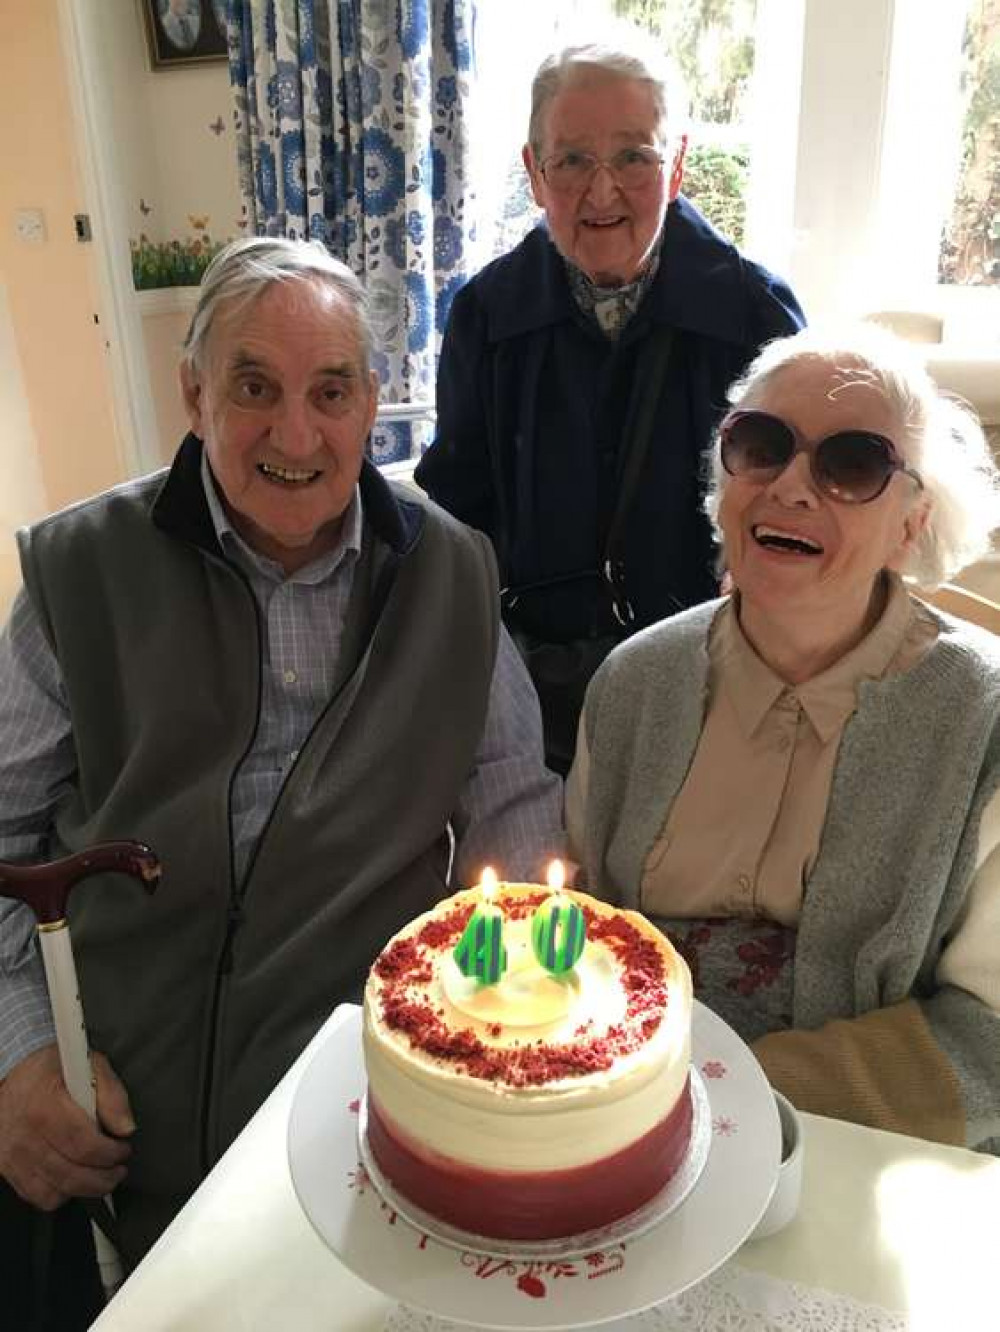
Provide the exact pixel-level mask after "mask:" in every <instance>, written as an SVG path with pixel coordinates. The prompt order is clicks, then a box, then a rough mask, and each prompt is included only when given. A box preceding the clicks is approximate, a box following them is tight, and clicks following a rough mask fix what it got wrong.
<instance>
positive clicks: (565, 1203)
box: [368, 1079, 692, 1240]
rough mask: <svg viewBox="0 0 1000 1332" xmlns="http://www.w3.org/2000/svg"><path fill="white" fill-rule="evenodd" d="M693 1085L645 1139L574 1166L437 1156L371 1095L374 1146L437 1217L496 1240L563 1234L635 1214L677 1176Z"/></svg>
mask: <svg viewBox="0 0 1000 1332" xmlns="http://www.w3.org/2000/svg"><path fill="white" fill-rule="evenodd" d="M689 1082H690V1079H689V1080H688V1082H685V1084H684V1090H683V1092H682V1093H681V1096H680V1099H679V1100H678V1102H677V1104H676V1105H675V1106H674V1108H673V1110H672V1111H671V1112H670V1114H669V1115H668V1116H667V1117H666V1119H664V1120H663V1121H662V1122H661V1123H660V1124H658V1125H657V1126H656V1127H655V1128H653V1129H651V1130H650V1131H649V1133H647V1134H646V1135H645V1136H644V1137H642V1138H640V1139H639V1140H638V1141H637V1142H634V1143H632V1145H631V1146H630V1147H626V1148H625V1149H624V1150H622V1151H620V1152H616V1153H615V1154H614V1155H613V1156H606V1157H604V1158H603V1159H602V1160H600V1161H594V1162H592V1163H591V1164H590V1165H586V1166H578V1167H576V1168H574V1169H572V1170H549V1171H540V1172H535V1173H531V1174H523V1173H520V1172H518V1173H513V1172H510V1171H506V1172H499V1171H490V1170H477V1169H475V1168H473V1167H471V1166H467V1165H464V1164H461V1163H459V1162H458V1161H454V1160H451V1159H450V1158H448V1157H444V1156H437V1155H435V1156H433V1157H431V1156H429V1155H428V1154H427V1153H426V1152H424V1151H422V1150H421V1149H420V1148H418V1147H417V1146H416V1145H415V1144H414V1143H413V1142H412V1141H410V1140H409V1139H408V1138H407V1135H406V1133H405V1131H403V1130H402V1129H400V1128H399V1126H398V1125H396V1124H394V1123H393V1122H392V1121H391V1120H389V1119H388V1118H387V1117H386V1116H385V1115H383V1114H382V1113H381V1112H380V1109H379V1106H378V1105H377V1104H376V1103H374V1102H373V1100H372V1097H371V1094H370V1093H369V1097H368V1143H369V1146H370V1148H371V1152H372V1156H373V1157H374V1158H375V1161H376V1163H377V1164H378V1167H379V1169H380V1170H381V1171H382V1173H383V1174H384V1175H385V1177H386V1179H387V1180H388V1181H389V1183H390V1184H391V1185H392V1186H393V1187H394V1188H395V1189H396V1190H397V1191H398V1192H399V1193H400V1194H401V1195H402V1196H403V1197H405V1198H408V1199H409V1200H410V1201H411V1202H413V1203H414V1204H415V1205H416V1206H417V1207H419V1208H421V1209H422V1210H423V1211H425V1212H428V1213H429V1214H430V1215H431V1216H436V1217H439V1218H440V1219H441V1220H442V1221H446V1222H448V1224H449V1225H452V1226H457V1227H458V1228H459V1229H460V1230H467V1231H469V1232H470V1233H472V1234H475V1235H486V1236H489V1237H491V1238H493V1239H512V1240H543V1239H558V1238H560V1237H561V1236H564V1235H577V1234H581V1233H583V1232H584V1231H587V1230H595V1229H597V1228H598V1227H600V1226H606V1225H608V1224H609V1223H610V1222H612V1221H617V1220H618V1219H619V1218H620V1217H623V1216H627V1215H628V1213H629V1212H634V1211H635V1210H636V1208H638V1207H641V1206H642V1205H643V1204H644V1203H647V1202H649V1200H650V1199H651V1198H653V1197H655V1195H656V1194H657V1193H659V1191H660V1190H661V1189H662V1188H663V1187H664V1185H665V1184H666V1183H667V1182H668V1180H670V1178H671V1177H672V1176H673V1175H674V1174H675V1173H676V1171H677V1168H678V1167H679V1166H680V1164H681V1162H682V1161H683V1160H684V1156H685V1154H686V1152H687V1148H688V1142H689V1140H690V1137H691V1116H692V1111H691V1090H690V1085H689Z"/></svg>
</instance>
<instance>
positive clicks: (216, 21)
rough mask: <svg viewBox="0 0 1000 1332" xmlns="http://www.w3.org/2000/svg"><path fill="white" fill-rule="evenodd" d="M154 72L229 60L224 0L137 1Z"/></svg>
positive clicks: (150, 63)
mask: <svg viewBox="0 0 1000 1332" xmlns="http://www.w3.org/2000/svg"><path fill="white" fill-rule="evenodd" d="M139 5H140V7H141V9H142V16H143V21H144V24H145V28H146V37H147V40H148V44H149V65H150V68H151V69H153V70H160V69H175V68H176V67H178V66H182V65H201V64H205V63H206V62H207V61H212V60H226V59H228V50H227V43H226V0H139Z"/></svg>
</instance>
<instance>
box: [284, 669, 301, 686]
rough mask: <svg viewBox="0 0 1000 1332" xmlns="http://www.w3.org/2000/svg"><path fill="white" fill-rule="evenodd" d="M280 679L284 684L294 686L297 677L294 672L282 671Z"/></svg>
mask: <svg viewBox="0 0 1000 1332" xmlns="http://www.w3.org/2000/svg"><path fill="white" fill-rule="evenodd" d="M281 678H282V679H283V680H284V682H285V684H294V683H295V681H296V680H297V679H298V678H299V677H298V676H297V675H296V674H295V672H294V671H284V672H283V673H282V676H281Z"/></svg>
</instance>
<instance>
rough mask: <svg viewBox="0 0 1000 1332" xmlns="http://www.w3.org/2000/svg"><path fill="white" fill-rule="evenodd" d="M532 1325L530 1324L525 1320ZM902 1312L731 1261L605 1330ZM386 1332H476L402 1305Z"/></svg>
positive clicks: (806, 1321)
mask: <svg viewBox="0 0 1000 1332" xmlns="http://www.w3.org/2000/svg"><path fill="white" fill-rule="evenodd" d="M525 1326H526V1327H530V1323H527V1322H526V1324H525ZM906 1326H907V1320H906V1318H905V1316H904V1315H902V1314H895V1313H890V1312H889V1311H888V1310H886V1309H880V1308H879V1307H878V1306H877V1305H874V1304H862V1303H861V1302H860V1301H858V1300H852V1299H850V1298H848V1297H847V1296H844V1295H834V1294H832V1293H831V1292H830V1291H826V1290H817V1289H815V1288H813V1287H811V1286H800V1285H797V1284H795V1283H793V1282H788V1281H777V1280H775V1279H774V1278H773V1277H767V1276H762V1275H761V1274H760V1273H758V1272H748V1271H745V1270H744V1269H743V1268H740V1267H738V1266H737V1265H736V1264H735V1263H727V1264H725V1265H724V1266H723V1267H721V1268H720V1269H719V1270H718V1271H717V1272H715V1273H713V1274H712V1275H711V1276H709V1277H706V1278H705V1280H704V1281H700V1282H699V1283H698V1284H697V1285H696V1286H692V1287H691V1289H690V1290H686V1291H684V1293H683V1294H681V1295H678V1296H676V1297H675V1298H674V1299H672V1300H668V1301H667V1302H666V1303H665V1304H660V1305H657V1307H656V1308H655V1309H647V1310H646V1311H645V1312H644V1313H640V1314H633V1315H632V1316H631V1317H629V1318H621V1319H616V1320H615V1322H613V1323H602V1324H601V1325H600V1329H599V1332H717V1329H719V1328H725V1329H726V1332H906ZM385 1332H475V1329H470V1326H469V1324H467V1323H454V1322H448V1321H446V1320H443V1319H440V1318H435V1317H434V1315H433V1314H426V1313H420V1312H418V1311H417V1310H416V1309H409V1308H407V1307H406V1306H404V1305H398V1306H397V1307H396V1309H394V1310H393V1312H392V1313H391V1314H390V1315H389V1317H388V1318H387V1320H386V1323H385Z"/></svg>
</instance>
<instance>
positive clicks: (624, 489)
mask: <svg viewBox="0 0 1000 1332" xmlns="http://www.w3.org/2000/svg"><path fill="white" fill-rule="evenodd" d="M673 341H674V330H673V329H672V328H671V327H670V326H669V325H666V324H657V325H655V326H654V327H653V328H652V329H651V330H650V333H649V336H648V337H647V339H646V342H645V344H644V345H643V347H642V348H641V350H640V352H639V360H638V365H637V367H636V381H637V383H636V388H637V396H636V397H634V398H633V400H632V403H633V407H632V411H630V412H629V419H628V421H627V423H626V429H625V437H624V439H623V441H622V460H621V465H620V468H619V478H620V479H619V482H618V498H617V500H616V501H615V509H614V513H613V514H612V516H611V523H610V526H609V528H608V536H607V540H606V541H605V543H604V558H603V562H602V566H601V569H602V573H603V574H604V577H605V580H606V581H607V584H608V586H609V588H610V589H611V599H612V607H613V609H614V613H615V618H616V619H617V620H618V622H619V624H622V625H625V626H626V628H627V627H628V626H630V625H631V624H632V623H633V622H634V620H635V612H634V611H633V609H632V605H631V603H630V602H629V599H628V595H627V593H626V591H625V566H624V562H623V560H622V554H621V545H622V537H623V534H624V531H625V520H626V519H627V517H628V513H629V509H630V508H631V506H632V500H633V499H634V497H635V491H636V486H637V485H638V484H639V477H640V475H641V473H642V468H643V464H644V463H645V461H646V455H647V454H648V452H649V443H650V440H651V439H652V437H653V420H654V418H655V416H656V406H657V403H658V402H659V400H660V394H661V393H662V391H663V380H664V377H665V375H666V372H667V365H668V363H669V361H670V350H671V347H672V346H673Z"/></svg>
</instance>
